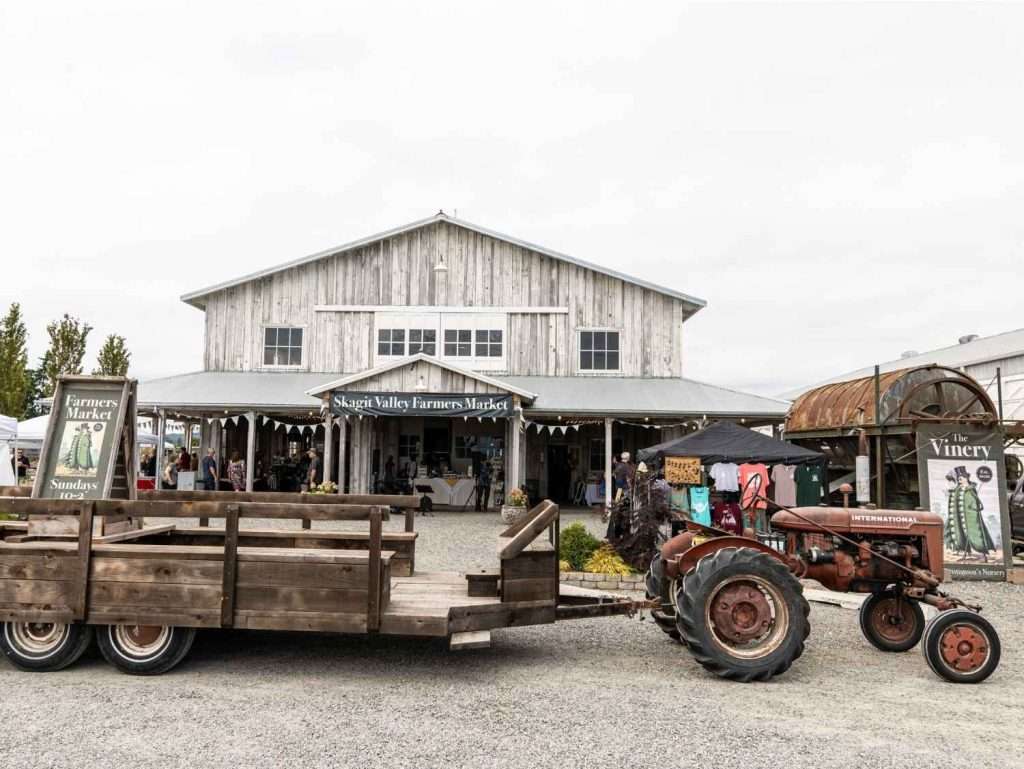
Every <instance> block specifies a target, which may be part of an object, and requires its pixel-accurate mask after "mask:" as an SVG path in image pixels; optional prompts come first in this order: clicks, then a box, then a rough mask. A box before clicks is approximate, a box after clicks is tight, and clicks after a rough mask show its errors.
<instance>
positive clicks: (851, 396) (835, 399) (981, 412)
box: [786, 366, 997, 438]
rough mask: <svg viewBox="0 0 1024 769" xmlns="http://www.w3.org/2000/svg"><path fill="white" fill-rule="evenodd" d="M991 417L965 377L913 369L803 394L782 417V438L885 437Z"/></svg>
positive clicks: (989, 406) (979, 391)
mask: <svg viewBox="0 0 1024 769" xmlns="http://www.w3.org/2000/svg"><path fill="white" fill-rule="evenodd" d="M876 406H877V408H876ZM876 410H877V412H878V413H877V414H876ZM996 418H997V417H996V407H995V404H993V403H992V399H991V398H990V397H989V396H988V393H986V392H985V388H984V387H982V386H981V385H980V384H979V383H978V382H977V381H976V380H974V379H973V378H971V377H970V376H968V375H967V374H964V373H963V372H961V371H957V370H956V369H951V368H946V367H944V366H917V367H914V368H906V369H900V370H898V371H890V372H887V373H885V374H879V375H878V376H877V377H875V376H868V377H861V378H859V379H851V380H849V381H846V382H836V383H834V384H827V385H823V386H821V387H818V388H816V389H814V390H810V391H808V392H806V393H804V394H803V395H801V396H800V397H799V398H798V399H797V400H796V402H795V403H794V404H793V406H792V408H790V410H789V414H787V416H786V435H787V436H793V437H797V436H799V437H802V438H806V437H812V435H816V436H821V437H826V436H829V435H836V434H837V432H848V431H849V430H851V429H854V428H864V429H865V430H866V432H868V433H869V434H872V433H875V432H876V431H877V429H879V428H886V431H887V432H896V431H899V430H894V429H893V428H900V427H903V428H911V427H912V425H913V424H914V423H915V422H923V421H929V422H931V421H941V422H966V421H970V422H992V421H995V420H996ZM872 428H874V429H872Z"/></svg>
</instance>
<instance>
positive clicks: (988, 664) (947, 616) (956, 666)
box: [921, 609, 1002, 684]
mask: <svg viewBox="0 0 1024 769" xmlns="http://www.w3.org/2000/svg"><path fill="white" fill-rule="evenodd" d="M921 651H922V652H923V653H924V658H925V660H927V661H928V667H930V668H931V669H932V672H934V673H935V674H936V675H938V676H941V677H942V678H945V679H946V680H947V681H952V682H953V683H955V684H977V683H981V682H982V681H984V680H985V679H986V678H988V677H989V676H990V675H992V673H993V672H994V671H995V669H996V668H997V667H998V666H999V656H1000V654H1001V652H1002V647H1001V645H1000V643H999V636H998V635H997V634H996V629H995V628H994V627H992V623H991V622H989V621H988V620H987V619H985V618H984V617H982V616H981V615H980V614H978V613H977V612H973V611H969V610H968V609H950V610H949V611H944V612H939V614H938V615H936V616H935V617H932V619H931V621H930V622H929V623H928V627H926V628H925V630H924V640H923V641H922V643H921Z"/></svg>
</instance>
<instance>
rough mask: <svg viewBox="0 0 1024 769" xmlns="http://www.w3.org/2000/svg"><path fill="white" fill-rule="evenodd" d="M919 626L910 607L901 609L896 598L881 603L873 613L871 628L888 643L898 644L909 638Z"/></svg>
mask: <svg viewBox="0 0 1024 769" xmlns="http://www.w3.org/2000/svg"><path fill="white" fill-rule="evenodd" d="M916 626H917V622H916V621H915V618H914V614H913V612H911V611H910V608H909V607H905V608H904V607H901V606H900V602H899V601H898V600H897V599H895V598H887V599H885V600H882V601H879V602H878V603H877V604H876V605H875V607H874V609H873V611H872V612H871V627H872V629H874V631H875V632H876V633H878V635H880V636H881V637H882V638H884V639H886V640H887V641H892V642H894V643H898V642H900V641H904V640H906V639H907V638H909V637H910V636H911V635H912V634H913V633H914V629H915V628H916Z"/></svg>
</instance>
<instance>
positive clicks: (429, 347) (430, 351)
mask: <svg viewBox="0 0 1024 769" xmlns="http://www.w3.org/2000/svg"><path fill="white" fill-rule="evenodd" d="M423 352H424V353H425V354H427V355H436V354H437V353H436V352H435V346H434V343H433V342H427V343H425V344H424V345H423Z"/></svg>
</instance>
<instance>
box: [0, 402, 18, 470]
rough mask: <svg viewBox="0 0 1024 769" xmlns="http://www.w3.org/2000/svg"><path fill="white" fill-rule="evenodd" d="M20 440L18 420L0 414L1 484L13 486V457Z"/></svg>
mask: <svg viewBox="0 0 1024 769" xmlns="http://www.w3.org/2000/svg"><path fill="white" fill-rule="evenodd" d="M17 441H18V420H17V419H15V418H14V417H7V416H4V415H3V414H0V486H13V485H15V483H17V481H16V480H15V478H14V466H13V465H12V464H11V459H12V457H13V456H14V453H15V446H16V445H17Z"/></svg>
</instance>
